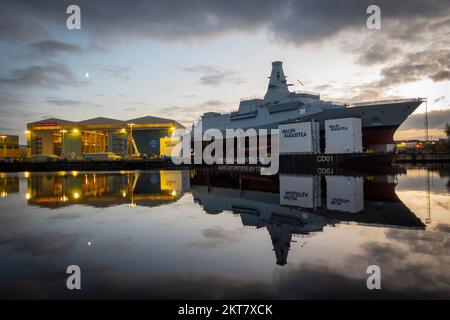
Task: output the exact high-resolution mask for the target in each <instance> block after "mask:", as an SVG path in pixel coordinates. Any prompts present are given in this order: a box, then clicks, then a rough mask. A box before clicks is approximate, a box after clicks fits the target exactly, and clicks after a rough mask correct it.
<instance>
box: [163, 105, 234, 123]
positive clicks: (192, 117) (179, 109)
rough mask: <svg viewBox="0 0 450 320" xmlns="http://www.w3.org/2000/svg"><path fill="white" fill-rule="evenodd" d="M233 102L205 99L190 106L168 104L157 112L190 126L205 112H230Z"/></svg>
mask: <svg viewBox="0 0 450 320" xmlns="http://www.w3.org/2000/svg"><path fill="white" fill-rule="evenodd" d="M233 107H234V106H233V104H230V103H227V102H225V101H222V100H206V101H203V102H200V103H198V104H196V105H192V106H188V107H186V106H170V107H165V108H161V109H159V112H160V113H161V114H162V115H164V116H166V117H168V118H175V119H177V120H178V121H179V122H181V123H182V124H183V125H185V126H191V125H192V123H193V122H194V121H197V120H199V119H200V117H201V115H202V114H203V113H205V112H206V110H207V111H208V112H209V111H211V112H219V113H221V112H230V110H232V108H233Z"/></svg>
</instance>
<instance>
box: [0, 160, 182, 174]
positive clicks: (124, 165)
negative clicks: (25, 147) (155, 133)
mask: <svg viewBox="0 0 450 320" xmlns="http://www.w3.org/2000/svg"><path fill="white" fill-rule="evenodd" d="M172 168H180V166H176V165H174V164H173V163H172V161H170V160H122V161H57V162H10V163H5V162H3V163H0V172H21V171H30V172H39V171H46V172H55V171H120V170H152V169H172Z"/></svg>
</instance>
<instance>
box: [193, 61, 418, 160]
mask: <svg viewBox="0 0 450 320" xmlns="http://www.w3.org/2000/svg"><path fill="white" fill-rule="evenodd" d="M269 79H270V80H269V85H268V88H267V92H266V94H265V95H264V98H258V97H253V98H249V99H242V100H241V102H240V104H239V109H238V110H237V111H235V112H231V113H226V114H221V113H217V112H207V113H204V114H203V115H202V117H201V120H200V121H199V122H198V123H197V124H196V125H198V124H199V123H201V125H202V131H205V130H207V129H210V128H216V129H219V130H221V131H225V130H226V129H238V128H241V129H248V128H254V129H263V128H265V129H276V128H278V126H279V125H280V124H283V123H289V122H300V121H310V120H315V121H319V122H320V128H321V135H322V136H323V131H324V122H325V120H328V119H339V118H360V119H361V122H362V134H363V137H362V140H363V141H362V142H363V148H364V151H389V150H386V148H388V149H389V147H388V146H392V145H393V144H394V138H393V136H394V133H395V131H396V130H397V129H398V127H399V126H400V125H401V124H402V123H403V122H404V121H405V120H406V119H407V118H408V116H409V115H410V114H411V113H413V112H414V110H416V109H417V108H418V107H419V106H420V105H421V104H422V103H423V102H425V99H424V98H411V99H395V100H385V101H370V102H359V103H352V104H346V103H337V102H332V101H324V100H321V99H320V94H319V93H314V92H308V91H296V92H290V91H289V86H290V84H288V83H287V81H286V76H285V74H284V71H283V64H282V62H281V61H274V62H272V72H271V75H270V77H269Z"/></svg>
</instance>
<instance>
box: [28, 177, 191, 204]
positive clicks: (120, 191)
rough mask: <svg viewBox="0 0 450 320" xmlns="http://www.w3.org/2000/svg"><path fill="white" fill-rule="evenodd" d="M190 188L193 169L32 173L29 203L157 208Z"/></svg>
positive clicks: (179, 196) (29, 184) (29, 180)
mask: <svg viewBox="0 0 450 320" xmlns="http://www.w3.org/2000/svg"><path fill="white" fill-rule="evenodd" d="M188 190H189V172H188V171H185V170H184V171H179V170H162V171H152V172H116V173H110V172H108V173H106V172H105V173H88V172H86V173H79V172H68V173H66V172H60V173H58V174H35V173H33V174H31V175H30V176H29V177H28V191H27V199H28V204H30V205H37V206H40V207H46V208H59V207H63V206H67V205H73V204H83V205H88V206H92V207H110V206H115V205H123V204H129V205H130V206H132V207H134V206H136V205H139V206H146V207H153V206H158V205H161V204H165V203H170V202H175V201H177V200H178V199H179V198H181V197H182V195H183V194H184V193H185V192H186V191H188Z"/></svg>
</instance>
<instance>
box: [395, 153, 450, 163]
mask: <svg viewBox="0 0 450 320" xmlns="http://www.w3.org/2000/svg"><path fill="white" fill-rule="evenodd" d="M395 161H396V162H399V163H441V162H442V163H448V162H450V153H423V154H402V153H399V154H397V156H396V159H395Z"/></svg>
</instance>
